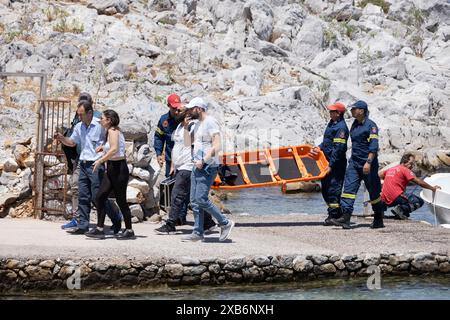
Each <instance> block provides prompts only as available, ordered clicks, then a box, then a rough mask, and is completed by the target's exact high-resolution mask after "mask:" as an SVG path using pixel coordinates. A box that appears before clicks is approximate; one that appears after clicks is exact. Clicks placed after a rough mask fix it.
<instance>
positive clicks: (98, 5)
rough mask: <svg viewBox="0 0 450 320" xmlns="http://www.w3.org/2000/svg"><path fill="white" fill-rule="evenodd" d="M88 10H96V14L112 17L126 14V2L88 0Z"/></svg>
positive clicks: (125, 0)
mask: <svg viewBox="0 0 450 320" xmlns="http://www.w3.org/2000/svg"><path fill="white" fill-rule="evenodd" d="M87 7H88V8H93V9H96V10H97V12H98V14H105V15H114V14H116V13H122V14H124V13H127V12H128V1H127V0H90V1H89V2H88V6H87Z"/></svg>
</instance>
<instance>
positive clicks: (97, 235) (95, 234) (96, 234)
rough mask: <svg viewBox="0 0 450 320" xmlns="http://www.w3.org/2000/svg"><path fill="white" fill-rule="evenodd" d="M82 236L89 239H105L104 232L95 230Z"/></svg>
mask: <svg viewBox="0 0 450 320" xmlns="http://www.w3.org/2000/svg"><path fill="white" fill-rule="evenodd" d="M84 235H85V236H86V237H89V238H96V239H105V232H104V231H103V230H102V231H100V230H98V229H97V228H93V229H91V230H89V231H88V232H86V233H85V234H84Z"/></svg>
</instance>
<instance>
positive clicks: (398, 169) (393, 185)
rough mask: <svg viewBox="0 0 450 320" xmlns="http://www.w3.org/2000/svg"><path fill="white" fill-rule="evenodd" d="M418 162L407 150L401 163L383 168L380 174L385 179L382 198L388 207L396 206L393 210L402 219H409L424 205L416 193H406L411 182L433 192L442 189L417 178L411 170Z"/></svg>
mask: <svg viewBox="0 0 450 320" xmlns="http://www.w3.org/2000/svg"><path fill="white" fill-rule="evenodd" d="M415 163H416V158H415V156H414V155H413V154H412V153H409V152H406V153H405V154H404V155H403V156H402V158H401V160H400V165H398V166H395V167H393V168H390V169H387V170H381V171H380V172H379V173H378V175H379V176H380V178H381V179H384V183H383V188H382V189H381V200H382V201H383V203H384V204H385V205H386V206H388V207H394V206H395V208H394V209H392V210H391V212H392V213H393V214H394V215H395V216H396V217H397V218H400V219H402V220H405V219H408V217H409V214H410V213H411V212H413V211H414V210H417V209H419V208H420V207H421V206H423V200H422V199H421V198H420V197H418V196H416V195H414V194H410V195H405V193H404V192H405V189H406V186H407V185H408V183H409V182H414V183H415V184H418V185H419V186H421V187H422V188H425V189H430V190H432V191H433V192H435V191H436V189H440V187H439V186H434V187H433V186H431V185H429V184H428V183H426V182H425V181H423V180H421V179H419V178H417V177H416V176H415V174H414V173H413V172H412V171H411V169H412V168H413V167H414V165H415Z"/></svg>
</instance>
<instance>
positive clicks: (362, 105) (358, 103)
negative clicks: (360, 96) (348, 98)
mask: <svg viewBox="0 0 450 320" xmlns="http://www.w3.org/2000/svg"><path fill="white" fill-rule="evenodd" d="M351 108H352V109H353V108H358V109H364V110H369V107H368V106H367V103H365V102H364V101H362V100H358V101H356V102H355V103H354V104H352V105H351Z"/></svg>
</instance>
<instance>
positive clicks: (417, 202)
mask: <svg viewBox="0 0 450 320" xmlns="http://www.w3.org/2000/svg"><path fill="white" fill-rule="evenodd" d="M423 203H424V202H423V200H422V198H420V197H418V196H416V195H415V194H410V195H408V196H407V195H405V194H401V195H399V196H398V197H397V198H396V199H395V200H394V201H393V202H392V203H391V204H389V205H386V207H395V206H399V207H400V209H401V210H402V213H403V214H404V215H405V216H407V217H409V214H410V213H411V212H413V211H414V210H417V209H419V208H420V207H422V206H423Z"/></svg>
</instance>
